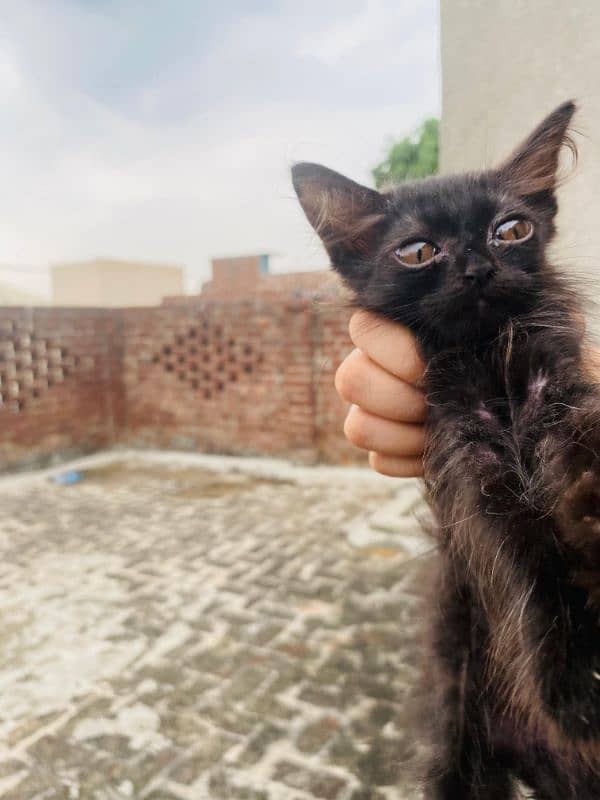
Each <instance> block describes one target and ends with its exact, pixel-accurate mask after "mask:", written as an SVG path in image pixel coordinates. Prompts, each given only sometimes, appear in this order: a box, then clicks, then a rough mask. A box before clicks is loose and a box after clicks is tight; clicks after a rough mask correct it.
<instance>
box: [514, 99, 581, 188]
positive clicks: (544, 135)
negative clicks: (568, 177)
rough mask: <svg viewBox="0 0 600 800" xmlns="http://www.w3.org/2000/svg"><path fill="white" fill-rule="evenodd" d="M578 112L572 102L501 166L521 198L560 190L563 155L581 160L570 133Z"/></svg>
mask: <svg viewBox="0 0 600 800" xmlns="http://www.w3.org/2000/svg"><path fill="white" fill-rule="evenodd" d="M575 111H576V106H575V103H574V102H573V101H572V100H568V101H567V102H566V103H563V104H562V105H560V106H558V108H556V109H554V111H553V112H552V113H551V114H549V115H548V116H547V117H546V118H545V119H544V120H543V121H542V122H541V123H540V124H539V125H538V126H537V128H536V129H535V130H534V131H533V133H531V134H530V135H529V136H528V137H527V139H525V141H524V142H522V143H521V144H520V145H519V146H518V147H517V149H516V150H514V152H513V153H512V155H511V156H510V157H509V158H508V159H507V160H506V161H505V162H504V163H503V164H502V165H501V167H500V169H499V172H500V175H501V176H502V178H503V179H504V180H506V181H507V182H508V183H509V184H510V185H511V187H512V188H513V189H514V190H515V191H516V192H517V193H518V194H520V195H521V196H523V197H530V196H531V195H539V194H541V193H546V194H547V193H550V194H552V193H553V192H554V190H555V189H556V187H557V185H558V183H559V178H558V165H559V156H560V151H561V149H562V148H563V147H566V148H568V149H569V150H570V151H571V155H572V157H573V162H575V161H576V160H577V147H576V145H575V141H574V140H573V138H572V136H571V135H570V133H569V123H570V122H571V118H572V117H573V114H574V113H575Z"/></svg>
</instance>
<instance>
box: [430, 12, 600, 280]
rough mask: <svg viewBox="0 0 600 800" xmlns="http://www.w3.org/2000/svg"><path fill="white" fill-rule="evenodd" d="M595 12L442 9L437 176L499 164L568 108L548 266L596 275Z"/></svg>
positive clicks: (599, 60)
mask: <svg viewBox="0 0 600 800" xmlns="http://www.w3.org/2000/svg"><path fill="white" fill-rule="evenodd" d="M598 31H600V3H598V2H597V0H577V2H573V3H563V4H557V3H556V0H536V2H535V3H525V2H522V0H496V1H495V2H494V3H476V2H473V0H441V42H442V122H441V142H440V143H441V150H440V161H441V171H442V172H444V173H449V172H458V171H461V170H471V169H480V168H481V167H490V166H493V165H494V164H497V163H498V162H499V160H501V159H504V158H505V157H506V156H507V155H508V154H509V153H510V151H511V150H512V148H513V147H514V146H515V145H516V144H517V143H518V142H519V141H520V140H521V139H523V138H524V137H525V136H526V135H527V134H528V133H529V132H530V131H531V130H532V129H533V127H534V126H535V125H536V124H537V123H538V122H541V120H542V119H543V117H544V116H545V115H546V114H548V113H549V112H550V111H552V110H553V109H554V108H555V106H557V105H558V104H559V103H561V102H563V100H568V99H570V98H575V100H577V101H578V103H579V106H580V110H579V113H578V114H577V116H576V118H575V121H574V128H575V130H577V131H581V133H582V134H583V135H582V136H578V137H577V145H578V148H579V152H580V160H579V165H578V167H577V171H576V174H575V175H574V176H573V177H572V179H571V180H570V181H568V182H567V183H566V184H565V186H563V187H562V188H561V189H560V196H559V199H560V212H559V218H558V223H559V234H560V235H559V238H558V241H557V244H556V256H555V258H556V260H557V261H558V262H560V260H561V259H564V263H565V264H566V265H568V266H573V267H576V268H577V269H578V271H580V270H585V269H587V270H589V271H590V273H593V272H594V271H595V274H596V276H597V275H598V269H599V268H598V267H597V266H596V265H597V264H598V259H597V256H596V254H597V253H598V251H599V250H600V225H598V216H599V214H600V195H599V193H598V187H599V186H600V92H599V91H598V72H597V70H598V65H599V64H600V36H598Z"/></svg>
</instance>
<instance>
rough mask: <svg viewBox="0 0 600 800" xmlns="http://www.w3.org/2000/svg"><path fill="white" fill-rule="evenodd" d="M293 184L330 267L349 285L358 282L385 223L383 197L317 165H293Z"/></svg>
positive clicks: (365, 271) (364, 272)
mask: <svg viewBox="0 0 600 800" xmlns="http://www.w3.org/2000/svg"><path fill="white" fill-rule="evenodd" d="M292 182H293V184H294V189H295V190H296V194H297V195H298V199H299V200H300V205H301V206H302V208H303V209H304V213H305V214H306V216H307V218H308V221H309V222H310V224H311V225H312V226H313V228H314V229H315V231H316V232H317V233H318V234H319V236H320V237H321V239H322V241H323V244H324V245H325V248H326V250H327V252H328V253H329V256H330V258H331V262H332V264H333V266H334V267H335V268H336V269H337V270H339V272H341V274H342V276H343V277H344V278H346V280H347V281H348V282H349V283H350V284H351V285H354V284H356V282H357V281H359V282H360V278H361V275H365V276H366V273H367V271H368V270H367V269H366V268H365V269H363V268H362V266H361V265H364V262H365V260H368V257H369V255H371V254H372V253H373V251H374V249H375V246H376V243H377V239H378V234H379V233H380V231H381V226H382V224H383V222H384V220H385V219H386V215H385V204H386V200H385V197H384V196H383V195H381V194H379V192H376V191H374V190H373V189H369V188H367V187H366V186H361V185H360V184H359V183H355V182H354V181H351V180H350V179H349V178H345V177H344V176H343V175H340V174H339V172H334V171H333V170H331V169H327V167H322V166H321V165H320V164H308V163H301V164H296V165H294V166H293V167H292Z"/></svg>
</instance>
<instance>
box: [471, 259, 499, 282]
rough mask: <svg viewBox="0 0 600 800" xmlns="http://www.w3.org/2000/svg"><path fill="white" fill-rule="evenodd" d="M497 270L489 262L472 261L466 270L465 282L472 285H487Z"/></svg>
mask: <svg viewBox="0 0 600 800" xmlns="http://www.w3.org/2000/svg"><path fill="white" fill-rule="evenodd" d="M495 272H496V270H495V269H494V267H493V266H492V265H491V264H490V263H489V262H485V261H472V262H471V263H470V264H469V265H468V266H467V268H466V270H465V271H464V274H463V278H464V281H465V283H466V284H468V285H470V286H485V285H486V283H488V281H489V280H490V278H492V277H493V276H494V274H495Z"/></svg>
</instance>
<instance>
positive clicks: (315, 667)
mask: <svg viewBox="0 0 600 800" xmlns="http://www.w3.org/2000/svg"><path fill="white" fill-rule="evenodd" d="M253 463H254V462H248V464H249V465H250V467H251V468H250V467H249V468H248V469H246V468H245V466H244V463H243V462H242V460H240V459H237V460H235V459H232V460H230V461H227V460H226V459H221V460H219V459H214V461H211V460H210V458H207V459H205V461H204V462H202V463H201V464H200V465H198V464H197V463H196V462H191V461H190V462H188V461H185V459H183V460H181V461H178V460H177V459H176V458H173V459H172V460H170V461H169V460H168V459H167V460H166V461H163V462H161V461H159V460H157V461H152V460H151V459H149V460H148V459H141V458H140V459H138V458H134V457H132V456H123V457H119V458H118V459H117V460H112V461H111V460H110V459H109V460H107V461H102V459H100V460H94V459H92V460H91V461H90V462H88V466H87V468H85V469H83V472H82V475H83V480H82V481H81V482H79V483H76V484H74V485H71V486H59V485H56V483H54V482H53V481H52V480H51V479H50V478H49V477H48V476H47V475H39V474H38V475H26V476H17V477H14V476H13V477H9V478H2V479H0V497H1V504H0V550H1V558H0V614H1V617H2V632H1V634H0V636H1V639H2V646H1V648H0V797H2V798H5V800H42V799H43V800H51V799H52V800H53V799H55V798H56V799H58V798H61V800H92V799H93V800H125V799H126V798H141V799H146V800H203V798H220V799H223V800H312V799H313V798H324V800H401V799H402V800H408V798H416V797H418V793H417V792H416V791H415V790H414V788H413V785H412V783H411V777H410V776H411V774H412V766H411V765H412V764H413V761H414V758H415V756H416V755H417V751H418V747H417V745H416V744H415V741H414V736H413V735H412V732H411V724H410V722H409V721H408V720H409V719H410V715H411V712H412V711H413V706H414V696H415V689H414V686H415V679H416V676H417V674H418V666H417V664H418V658H419V644H418V632H419V628H420V588H421V587H422V585H423V583H424V582H425V581H426V574H427V570H428V568H429V559H428V558H427V557H424V558H417V559H410V558H408V557H407V553H406V551H405V550H404V549H403V548H402V547H400V546H399V545H398V546H396V545H394V543H393V541H392V542H391V543H390V542H388V543H386V544H384V545H378V544H370V545H366V546H362V547H356V546H352V545H350V544H349V543H348V536H347V535H346V531H347V529H348V527H349V526H352V525H354V527H355V528H356V521H357V519H358V520H360V519H362V516H361V515H363V514H364V511H365V509H377V508H379V507H380V506H381V505H382V504H384V503H387V502H388V501H389V500H390V499H391V498H392V497H393V496H394V493H395V492H396V490H397V484H395V483H393V482H391V481H386V480H383V479H376V476H372V475H371V474H370V473H368V472H366V471H360V470H346V471H344V470H341V469H337V470H334V469H330V470H329V471H327V470H326V469H325V470H322V469H316V470H311V469H310V468H304V469H297V470H295V469H291V468H290V469H287V470H284V469H282V468H280V467H279V466H278V465H277V464H276V463H274V462H272V463H271V464H270V466H269V462H261V463H263V467H261V468H260V469H257V468H256V465H254V466H252V464H253ZM212 464H214V465H215V467H214V468H213V467H212V466H211V465H212ZM264 464H267V466H266V467H264ZM233 467H237V468H238V469H241V470H242V471H234V469H233Z"/></svg>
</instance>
